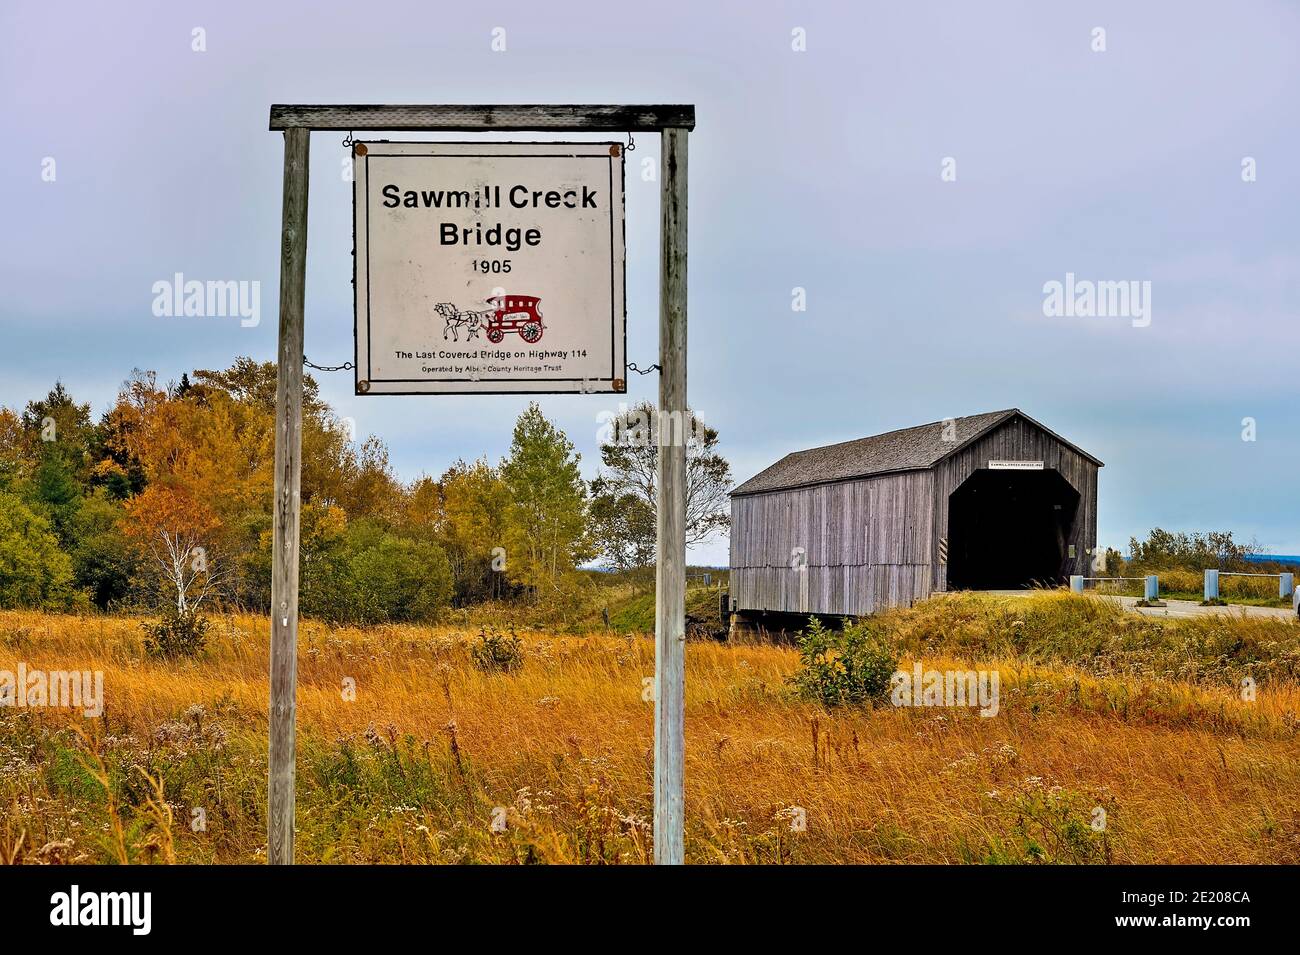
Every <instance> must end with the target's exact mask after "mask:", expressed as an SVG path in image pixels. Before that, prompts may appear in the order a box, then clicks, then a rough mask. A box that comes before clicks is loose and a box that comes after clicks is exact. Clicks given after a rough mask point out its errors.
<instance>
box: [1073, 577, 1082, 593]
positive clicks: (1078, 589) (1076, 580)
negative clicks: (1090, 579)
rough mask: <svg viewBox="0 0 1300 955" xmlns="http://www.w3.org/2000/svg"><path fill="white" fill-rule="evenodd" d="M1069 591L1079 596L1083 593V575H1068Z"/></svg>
mask: <svg viewBox="0 0 1300 955" xmlns="http://www.w3.org/2000/svg"><path fill="white" fill-rule="evenodd" d="M1070 590H1072V591H1074V592H1075V593H1076V594H1081V593H1083V575H1082V574H1071V575H1070Z"/></svg>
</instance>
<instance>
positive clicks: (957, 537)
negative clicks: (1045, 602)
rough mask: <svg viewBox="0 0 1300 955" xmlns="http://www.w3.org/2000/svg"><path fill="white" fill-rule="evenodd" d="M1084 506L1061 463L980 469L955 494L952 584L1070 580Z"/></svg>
mask: <svg viewBox="0 0 1300 955" xmlns="http://www.w3.org/2000/svg"><path fill="white" fill-rule="evenodd" d="M1078 510H1079V492H1078V491H1076V490H1075V489H1074V488H1072V487H1071V486H1070V484H1069V482H1068V481H1066V480H1065V478H1063V477H1061V475H1060V474H1058V473H1057V472H1056V471H1052V470H1042V471H993V470H988V469H981V470H978V471H976V472H975V473H974V474H972V475H971V476H970V477H969V478H967V479H966V481H965V482H964V483H963V484H962V485H961V486H960V487H959V488H957V490H955V491H953V492H952V495H951V496H950V497H949V498H948V589H949V590H1014V589H1017V588H1021V587H1032V586H1033V585H1034V584H1047V585H1055V584H1060V583H1064V582H1065V579H1066V574H1065V571H1066V568H1067V561H1068V554H1069V541H1070V532H1071V529H1072V528H1073V526H1074V518H1075V515H1076V513H1077V512H1078Z"/></svg>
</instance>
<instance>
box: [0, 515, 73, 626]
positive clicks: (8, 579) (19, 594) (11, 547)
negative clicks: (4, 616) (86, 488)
mask: <svg viewBox="0 0 1300 955" xmlns="http://www.w3.org/2000/svg"><path fill="white" fill-rule="evenodd" d="M75 603H76V591H75V590H74V588H73V577H72V561H71V560H70V559H69V558H68V555H67V554H65V553H64V552H63V551H62V550H60V549H59V539H58V538H57V537H56V536H55V535H54V532H53V531H52V530H51V528H50V522H49V521H48V520H46V519H45V518H44V517H42V516H41V515H40V514H38V513H36V512H35V511H33V510H32V509H31V508H30V507H28V506H27V504H25V503H24V502H23V501H22V500H21V499H19V498H18V497H17V496H15V495H13V494H9V493H0V606H4V607H30V608H32V609H34V610H67V609H70V608H71V607H73V606H74V605H75Z"/></svg>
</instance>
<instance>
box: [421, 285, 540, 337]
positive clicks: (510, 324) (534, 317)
mask: <svg viewBox="0 0 1300 955" xmlns="http://www.w3.org/2000/svg"><path fill="white" fill-rule="evenodd" d="M486 301H487V303H488V305H490V306H491V308H485V309H471V310H467V311H461V310H460V309H459V308H457V307H456V306H455V305H453V304H451V303H450V302H441V303H439V304H437V305H435V306H434V307H433V310H434V311H435V312H436V313H437V314H439V315H441V316H442V320H443V329H442V340H443V341H446V340H447V336H448V335H450V336H451V340H452V341H454V342H458V341H460V337H459V336H460V332H461V330H464V332H465V340H466V341H469V340H470V339H472V338H478V333H479V331H480V330H482V331H483V333H484V334H485V335H486V336H487V340H488V341H490V342H491V343H492V344H494V345H499V344H501V342H502V341H503V340H504V339H505V337H506V335H507V334H510V333H517V334H518V335H519V337H520V338H522V339H523V340H524V341H526V342H528V344H530V345H535V344H537V343H538V342H539V341H541V340H542V332H543V331H545V330H546V325H545V324H543V322H542V310H541V307H540V304H541V301H542V300H541V299H540V298H538V297H537V296H535V295H494V296H492V297H491V298H489V299H487V300H486Z"/></svg>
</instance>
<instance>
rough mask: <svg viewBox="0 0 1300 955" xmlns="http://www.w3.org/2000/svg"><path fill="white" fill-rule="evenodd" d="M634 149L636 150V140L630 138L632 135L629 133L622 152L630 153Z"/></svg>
mask: <svg viewBox="0 0 1300 955" xmlns="http://www.w3.org/2000/svg"><path fill="white" fill-rule="evenodd" d="M634 149H636V140H635V139H633V138H632V133H631V131H629V132H628V134H627V146H625V147H624V151H625V152H629V153H630V152H632V150H634Z"/></svg>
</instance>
